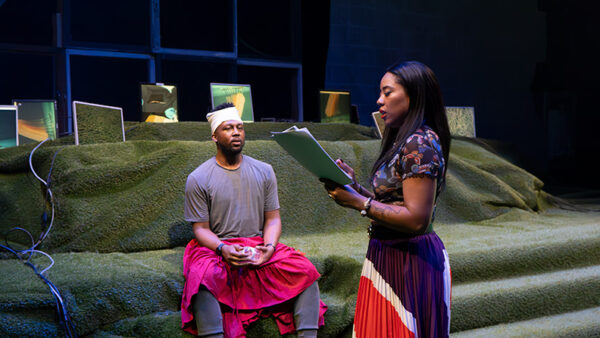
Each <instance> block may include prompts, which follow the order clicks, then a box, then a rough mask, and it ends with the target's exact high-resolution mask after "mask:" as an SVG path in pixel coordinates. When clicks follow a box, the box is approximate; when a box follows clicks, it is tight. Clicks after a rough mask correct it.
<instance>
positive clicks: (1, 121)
mask: <svg viewBox="0 0 600 338" xmlns="http://www.w3.org/2000/svg"><path fill="white" fill-rule="evenodd" d="M17 130H18V127H17V107H16V106H14V105H12V106H9V105H6V106H0V149H4V148H10V147H14V146H17V145H18V140H19V133H18V132H17Z"/></svg>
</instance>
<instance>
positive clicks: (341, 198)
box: [319, 178, 367, 210]
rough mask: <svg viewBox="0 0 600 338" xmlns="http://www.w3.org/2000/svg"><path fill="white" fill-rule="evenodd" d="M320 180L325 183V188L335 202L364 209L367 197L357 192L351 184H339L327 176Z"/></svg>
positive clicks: (347, 206)
mask: <svg viewBox="0 0 600 338" xmlns="http://www.w3.org/2000/svg"><path fill="white" fill-rule="evenodd" d="M319 181H321V182H323V183H324V184H325V190H327V193H328V194H329V197H330V198H331V199H333V200H334V201H335V203H337V204H339V205H341V206H343V207H346V208H352V209H356V210H361V209H362V207H363V205H364V203H365V200H366V199H367V198H366V197H364V196H363V195H361V194H359V193H358V192H356V190H354V189H353V188H352V186H351V185H350V184H348V185H339V184H337V183H335V182H334V181H332V180H329V179H326V178H320V179H319Z"/></svg>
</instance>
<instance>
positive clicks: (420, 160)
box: [371, 125, 446, 222]
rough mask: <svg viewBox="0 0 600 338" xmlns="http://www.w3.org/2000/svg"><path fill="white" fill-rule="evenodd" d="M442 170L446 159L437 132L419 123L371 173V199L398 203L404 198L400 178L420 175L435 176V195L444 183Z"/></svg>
mask: <svg viewBox="0 0 600 338" xmlns="http://www.w3.org/2000/svg"><path fill="white" fill-rule="evenodd" d="M445 170H446V160H445V159H444V155H443V152H442V146H441V144H440V139H439V137H438V135H437V134H436V133H435V132H434V131H433V129H431V128H430V127H429V126H427V125H422V126H421V127H420V128H419V129H417V130H416V131H415V132H414V133H413V134H412V135H410V136H409V137H408V138H407V139H406V142H405V143H404V145H403V146H401V147H399V148H398V152H397V153H396V154H395V156H394V157H393V158H392V159H391V160H390V161H389V162H388V163H384V164H382V165H381V167H379V169H378V170H377V171H376V172H375V175H373V178H372V181H371V185H372V188H373V192H374V193H375V200H377V201H379V202H383V203H391V204H394V203H398V204H399V203H400V202H403V201H404V196H403V194H402V181H403V180H405V179H407V178H411V177H423V176H430V177H432V178H437V187H436V197H437V195H438V194H439V193H440V191H441V189H442V187H443V186H444V171H445ZM431 221H432V222H433V218H432V220H431Z"/></svg>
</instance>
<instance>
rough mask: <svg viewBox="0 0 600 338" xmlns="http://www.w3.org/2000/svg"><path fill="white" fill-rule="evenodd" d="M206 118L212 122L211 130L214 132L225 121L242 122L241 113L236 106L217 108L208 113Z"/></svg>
mask: <svg viewBox="0 0 600 338" xmlns="http://www.w3.org/2000/svg"><path fill="white" fill-rule="evenodd" d="M206 119H207V120H208V122H209V123H210V130H211V132H212V133H213V134H214V133H215V130H217V127H218V126H220V125H221V123H223V122H225V121H231V120H234V121H239V122H242V119H241V118H240V114H239V113H238V111H237V109H236V108H235V107H227V108H223V109H221V110H217V111H214V112H211V113H208V114H206ZM242 123H243V122H242Z"/></svg>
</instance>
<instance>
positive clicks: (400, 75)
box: [371, 61, 450, 176]
mask: <svg viewBox="0 0 600 338" xmlns="http://www.w3.org/2000/svg"><path fill="white" fill-rule="evenodd" d="M386 73H392V74H394V75H395V76H396V82H397V83H398V84H400V85H402V87H404V90H405V92H406V95H408V98H409V107H408V112H407V114H406V117H405V118H404V122H403V123H402V125H401V126H400V127H398V128H390V127H385V130H384V132H383V140H382V141H381V149H380V152H379V157H378V158H377V161H375V164H374V165H373V169H372V170H371V176H373V175H374V174H375V172H376V171H377V169H379V167H381V165H382V164H383V163H387V162H389V161H390V160H391V159H392V158H393V157H394V154H395V153H396V152H397V151H398V148H399V147H401V146H402V145H403V144H404V142H406V139H407V138H408V137H409V136H410V135H411V134H412V133H414V132H415V131H416V130H417V129H418V128H419V127H421V125H422V124H423V122H424V121H425V123H426V124H427V125H428V126H429V127H431V129H433V131H435V132H436V134H437V135H438V137H439V138H440V143H441V146H442V152H443V154H444V159H445V160H446V167H447V166H448V155H449V154H450V128H449V127H448V119H447V118H446V108H445V106H444V100H443V98H442V92H441V90H440V85H439V83H438V80H437V78H436V76H435V74H434V73H433V71H432V70H431V69H429V67H427V66H426V65H424V64H422V63H420V62H417V61H409V62H404V63H397V64H394V65H392V66H391V67H389V68H388V69H387V70H386ZM444 176H446V170H444Z"/></svg>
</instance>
